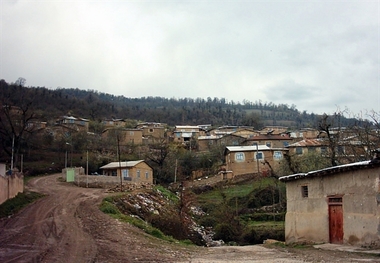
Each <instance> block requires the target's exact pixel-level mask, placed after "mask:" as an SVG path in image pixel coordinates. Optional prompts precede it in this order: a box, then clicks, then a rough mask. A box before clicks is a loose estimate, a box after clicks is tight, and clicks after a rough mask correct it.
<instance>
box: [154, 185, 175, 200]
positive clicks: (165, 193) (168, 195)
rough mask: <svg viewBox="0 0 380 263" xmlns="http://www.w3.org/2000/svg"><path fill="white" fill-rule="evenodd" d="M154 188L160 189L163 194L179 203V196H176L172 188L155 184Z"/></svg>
mask: <svg viewBox="0 0 380 263" xmlns="http://www.w3.org/2000/svg"><path fill="white" fill-rule="evenodd" d="M153 189H154V190H156V191H160V192H161V194H162V195H163V196H164V197H165V198H166V199H168V200H170V201H172V202H173V203H178V200H179V199H178V196H176V195H175V194H174V193H173V192H171V191H170V190H168V189H166V188H165V187H163V186H161V185H155V186H154V188H153Z"/></svg>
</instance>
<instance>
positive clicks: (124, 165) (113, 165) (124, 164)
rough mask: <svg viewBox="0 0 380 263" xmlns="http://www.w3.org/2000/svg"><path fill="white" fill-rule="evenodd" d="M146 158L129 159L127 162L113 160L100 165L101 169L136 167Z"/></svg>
mask: <svg viewBox="0 0 380 263" xmlns="http://www.w3.org/2000/svg"><path fill="white" fill-rule="evenodd" d="M143 161H144V160H138V161H127V162H120V163H119V162H111V163H109V164H106V165H104V166H102V167H100V169H115V168H119V167H121V168H128V167H134V166H136V165H137V164H139V163H141V162H143Z"/></svg>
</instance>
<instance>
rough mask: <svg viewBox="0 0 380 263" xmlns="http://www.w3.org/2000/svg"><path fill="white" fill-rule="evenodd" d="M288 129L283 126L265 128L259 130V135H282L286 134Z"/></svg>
mask: <svg viewBox="0 0 380 263" xmlns="http://www.w3.org/2000/svg"><path fill="white" fill-rule="evenodd" d="M287 130H288V127H285V126H265V127H264V128H262V129H261V130H260V134H277V135H278V134H283V133H286V132H287Z"/></svg>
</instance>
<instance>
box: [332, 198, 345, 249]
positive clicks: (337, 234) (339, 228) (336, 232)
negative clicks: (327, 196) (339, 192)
mask: <svg viewBox="0 0 380 263" xmlns="http://www.w3.org/2000/svg"><path fill="white" fill-rule="evenodd" d="M329 231H330V243H334V244H342V243H343V208H342V205H341V204H330V205H329Z"/></svg>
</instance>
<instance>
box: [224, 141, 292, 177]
mask: <svg viewBox="0 0 380 263" xmlns="http://www.w3.org/2000/svg"><path fill="white" fill-rule="evenodd" d="M286 151H287V150H286V149H284V148H277V149H276V148H269V147H268V146H266V145H256V146H227V147H226V148H225V151H224V157H225V165H226V171H232V173H233V176H238V175H243V174H262V175H264V176H267V175H270V174H271V172H272V170H273V169H276V168H277V167H278V166H279V165H280V163H281V161H282V160H283V157H284V153H285V152H286Z"/></svg>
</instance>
